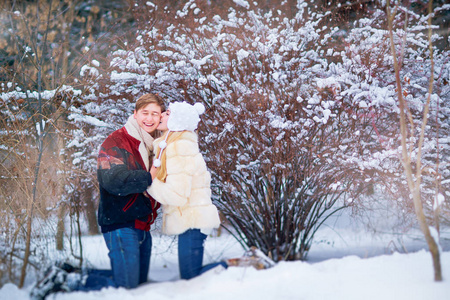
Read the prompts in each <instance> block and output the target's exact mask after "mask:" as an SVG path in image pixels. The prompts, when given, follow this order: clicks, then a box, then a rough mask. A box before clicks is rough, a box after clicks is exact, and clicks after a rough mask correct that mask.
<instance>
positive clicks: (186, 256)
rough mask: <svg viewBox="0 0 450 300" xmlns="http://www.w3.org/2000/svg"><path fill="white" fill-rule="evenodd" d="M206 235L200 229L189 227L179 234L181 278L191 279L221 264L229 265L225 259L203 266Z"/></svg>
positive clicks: (225, 266)
mask: <svg viewBox="0 0 450 300" xmlns="http://www.w3.org/2000/svg"><path fill="white" fill-rule="evenodd" d="M206 237H207V236H206V235H205V234H203V233H202V232H201V231H200V230H199V229H189V230H187V231H185V232H184V233H182V234H180V235H179V236H178V264H179V268H180V277H181V279H191V278H193V277H195V276H198V275H200V274H203V273H204V272H206V271H208V270H211V269H213V268H215V267H217V266H219V265H222V266H223V267H224V268H227V267H228V265H227V264H226V263H225V262H224V261H222V262H217V263H211V264H208V265H206V266H203V251H204V246H203V243H204V241H205V239H206Z"/></svg>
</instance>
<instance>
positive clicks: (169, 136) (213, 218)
mask: <svg viewBox="0 0 450 300" xmlns="http://www.w3.org/2000/svg"><path fill="white" fill-rule="evenodd" d="M204 111H205V107H204V106H203V105H202V104H200V103H196V104H195V105H190V104H188V103H186V102H176V103H171V104H170V105H169V109H168V110H167V111H166V112H164V113H162V115H161V123H160V124H159V126H158V127H157V129H158V130H162V131H164V134H163V136H162V137H161V138H159V139H157V140H156V141H155V142H154V152H155V155H156V159H155V160H154V161H153V165H154V166H155V167H158V170H157V172H156V177H155V178H154V180H153V183H152V185H151V186H150V187H149V188H148V189H147V192H148V193H149V194H150V195H151V196H152V197H153V198H155V200H156V201H158V202H159V203H161V204H162V211H163V225H162V230H163V233H165V234H169V235H178V262H179V269H180V277H181V279H190V278H193V277H195V276H198V275H200V274H202V273H204V272H206V271H208V270H210V269H212V268H215V267H217V266H219V265H221V266H223V267H224V268H227V267H228V266H242V267H247V266H252V267H255V268H256V269H264V268H267V267H270V266H272V265H273V262H272V261H271V260H270V259H269V258H267V257H266V256H265V255H263V253H262V252H261V251H259V250H258V249H256V248H252V249H250V250H249V251H248V252H247V253H246V254H244V256H243V257H240V258H234V259H228V260H226V261H221V262H216V263H211V264H208V265H205V266H203V264H202V263H203V251H204V248H203V243H204V241H205V239H206V237H207V235H208V234H209V233H210V232H211V230H212V229H214V228H218V227H219V226H220V219H219V214H218V212H217V208H216V206H214V205H213V204H212V202H211V188H210V183H211V175H210V173H209V172H208V170H207V168H206V163H205V161H204V159H203V156H202V155H201V153H200V151H199V147H198V137H197V134H196V133H195V132H194V130H195V129H197V124H198V122H199V121H200V117H199V116H200V115H201V114H202V113H203V112H204Z"/></svg>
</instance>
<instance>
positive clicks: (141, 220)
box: [97, 127, 160, 233]
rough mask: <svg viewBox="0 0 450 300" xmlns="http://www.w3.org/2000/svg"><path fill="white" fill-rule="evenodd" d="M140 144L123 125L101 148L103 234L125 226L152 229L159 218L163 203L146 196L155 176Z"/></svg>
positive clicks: (98, 162)
mask: <svg viewBox="0 0 450 300" xmlns="http://www.w3.org/2000/svg"><path fill="white" fill-rule="evenodd" d="M140 143H141V142H140V141H139V140H137V139H136V138H134V137H132V136H131V135H129V134H128V132H127V130H126V129H125V127H122V128H121V129H119V130H116V131H114V132H113V133H112V134H110V135H109V136H108V137H107V138H106V140H105V141H104V142H103V144H102V146H101V148H100V151H99V154H98V158H97V179H98V182H99V186H100V203H99V207H98V223H99V225H100V227H101V231H102V233H105V232H109V231H112V230H116V229H119V228H124V227H134V228H137V229H142V230H146V231H149V230H150V225H151V224H153V222H154V221H155V218H156V216H157V209H158V208H159V206H160V205H159V203H158V202H156V201H155V200H154V199H153V198H152V197H149V196H148V194H146V193H145V195H144V192H145V191H146V189H147V187H148V186H149V185H151V184H152V177H151V175H150V173H149V172H148V171H147V170H146V167H145V164H144V161H143V160H142V157H141V154H140V153H139V144H140Z"/></svg>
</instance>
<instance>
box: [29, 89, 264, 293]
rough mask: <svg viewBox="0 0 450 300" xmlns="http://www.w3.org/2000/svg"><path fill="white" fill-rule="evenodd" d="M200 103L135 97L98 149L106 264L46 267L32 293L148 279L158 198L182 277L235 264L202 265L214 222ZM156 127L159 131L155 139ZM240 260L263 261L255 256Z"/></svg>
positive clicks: (216, 220) (129, 285)
mask: <svg viewBox="0 0 450 300" xmlns="http://www.w3.org/2000/svg"><path fill="white" fill-rule="evenodd" d="M204 110H205V108H204V106H203V105H202V104H200V103H196V104H195V105H190V104H188V103H185V102H174V103H171V104H170V105H169V108H168V109H167V110H166V108H165V104H164V101H163V99H162V98H161V97H160V96H158V95H155V94H145V95H143V96H141V97H140V98H139V99H138V100H137V102H136V105H135V110H134V113H133V115H131V116H130V117H129V118H128V121H127V122H126V124H125V126H124V127H122V128H121V129H119V130H116V131H114V132H113V133H111V134H110V135H109V136H108V137H107V138H106V140H105V141H104V142H103V144H102V146H101V148H100V151H99V155H98V169H97V177H98V182H99V186H100V203H99V208H98V222H99V225H100V227H101V231H102V234H103V237H104V239H105V242H106V245H107V247H108V250H109V253H108V256H109V258H110V262H111V268H112V270H96V269H89V270H76V269H75V268H74V267H72V266H70V265H69V264H62V265H57V266H52V267H51V268H49V270H48V271H47V272H46V275H45V277H44V279H43V280H41V281H40V282H38V283H37V284H36V286H35V287H34V288H33V289H32V291H31V296H32V298H33V299H44V298H45V297H46V296H47V295H48V294H50V293H54V292H58V291H75V290H77V291H90V290H99V289H101V288H103V287H108V286H112V287H125V288H135V287H137V286H138V285H139V284H142V283H144V282H147V276H148V273H149V267H150V256H151V248H152V237H151V234H150V232H149V230H150V226H151V224H152V223H153V222H154V221H155V218H156V216H157V210H158V208H159V207H160V205H162V212H163V225H162V226H163V228H162V230H163V232H164V233H165V234H169V235H178V260H179V270H180V277H181V279H190V278H193V277H195V276H198V275H199V274H202V273H203V272H206V271H207V270H210V269H212V268H214V267H217V266H219V265H221V266H223V267H224V268H227V267H228V266H229V265H234V266H235V265H239V264H240V260H239V259H230V260H227V261H221V262H217V263H212V264H208V265H206V266H203V264H202V262H203V250H204V248H203V244H204V240H205V239H206V237H207V235H208V233H209V232H210V231H211V230H212V229H214V228H217V227H219V225H220V220H219V215H218V212H217V208H216V207H215V206H214V205H213V204H212V202H211V190H210V181H211V176H210V173H209V172H208V171H207V168H206V164H205V161H204V159H203V157H202V155H201V153H200V151H199V147H198V139H197V134H196V133H195V132H194V131H195V130H196V129H197V125H198V122H199V121H200V117H199V116H200V115H201V114H202V113H203V112H204ZM158 132H162V136H161V137H159V138H157V136H156V135H157V133H158ZM156 138H157V139H156ZM153 156H155V159H154V160H153V159H152V157H153ZM242 262H243V264H242V265H252V266H254V267H257V268H263V266H262V264H261V262H260V261H259V260H258V259H250V260H249V259H244V260H242Z"/></svg>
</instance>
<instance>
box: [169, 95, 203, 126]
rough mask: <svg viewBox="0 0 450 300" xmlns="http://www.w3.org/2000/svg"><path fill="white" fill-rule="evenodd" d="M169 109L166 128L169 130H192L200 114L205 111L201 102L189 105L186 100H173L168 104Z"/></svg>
mask: <svg viewBox="0 0 450 300" xmlns="http://www.w3.org/2000/svg"><path fill="white" fill-rule="evenodd" d="M169 110H170V115H169V119H168V120H167V128H168V129H169V130H170V131H184V130H189V131H194V130H195V129H197V125H198V122H199V121H200V115H201V114H203V113H204V112H205V106H204V105H203V104H201V103H195V104H194V105H190V104H189V103H186V102H173V103H170V104H169Z"/></svg>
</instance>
